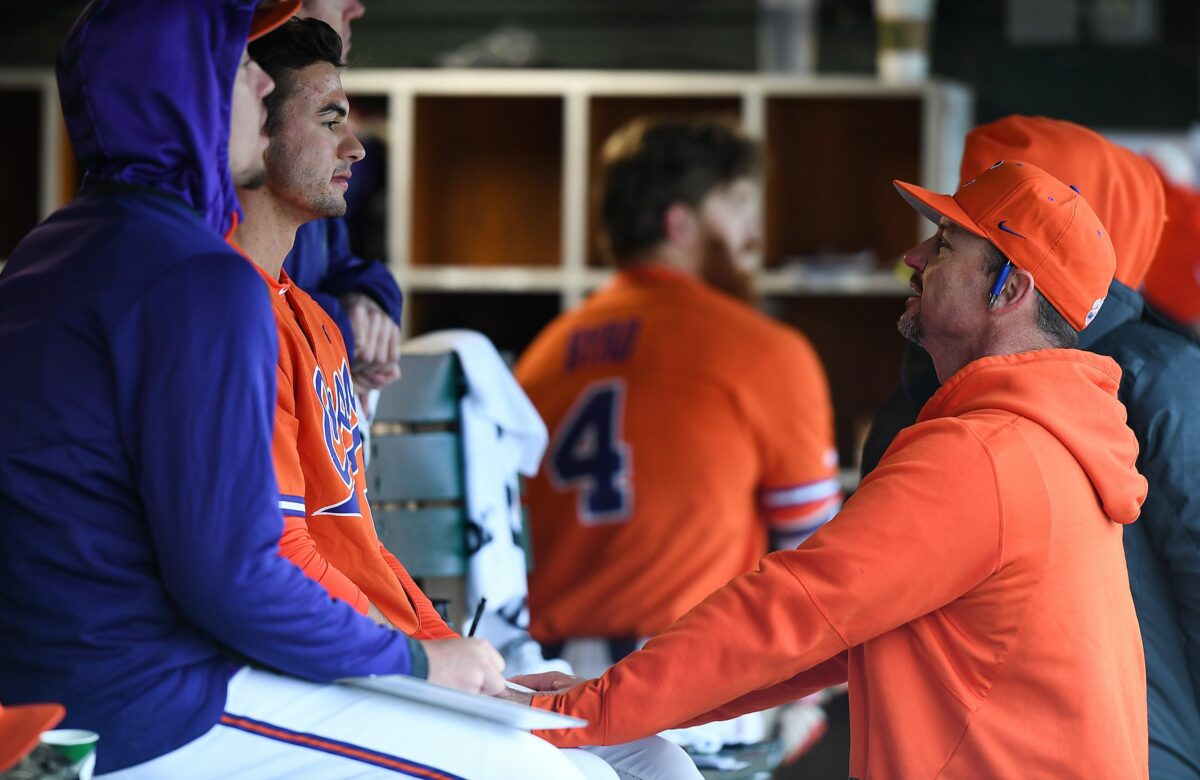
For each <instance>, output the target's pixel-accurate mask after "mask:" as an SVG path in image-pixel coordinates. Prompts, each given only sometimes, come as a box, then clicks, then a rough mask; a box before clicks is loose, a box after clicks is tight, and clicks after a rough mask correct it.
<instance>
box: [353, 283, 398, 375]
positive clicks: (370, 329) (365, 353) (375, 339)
mask: <svg viewBox="0 0 1200 780" xmlns="http://www.w3.org/2000/svg"><path fill="white" fill-rule="evenodd" d="M338 300H339V301H341V304H342V308H343V309H345V310H346V315H347V316H348V317H349V318H350V329H351V330H352V331H354V365H353V366H352V367H351V373H352V374H353V376H354V384H355V386H356V387H357V389H358V390H359V392H360V393H361V392H365V391H367V390H378V389H380V388H382V387H385V386H387V385H390V384H391V383H392V382H395V381H396V380H397V379H399V378H400V327H399V326H398V325H396V323H394V322H392V319H391V317H389V316H388V314H387V312H386V311H384V310H383V307H382V306H380V305H379V304H378V303H376V302H375V301H374V300H372V299H371V298H370V297H368V296H366V295H363V294H362V293H346V294H345V295H343V296H341V297H340V298H339V299H338Z"/></svg>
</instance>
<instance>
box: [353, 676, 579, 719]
mask: <svg viewBox="0 0 1200 780" xmlns="http://www.w3.org/2000/svg"><path fill="white" fill-rule="evenodd" d="M336 682H337V683H338V684H339V685H350V686H353V687H355V688H363V689H365V690H368V691H375V692H376V693H384V694H387V695H389V696H395V697H397V698H399V699H406V700H408V701H415V702H420V703H422V704H428V705H430V706H433V707H441V708H442V709H447V710H454V711H455V712H461V713H463V714H464V715H470V716H472V717H477V718H483V719H484V720H491V721H495V722H496V723H503V724H504V725H506V726H512V727H513V728H517V729H523V730H525V731H529V730H531V729H577V728H580V727H581V726H586V725H587V724H588V723H587V721H586V720H583V719H582V718H573V717H571V716H569V715H560V714H558V713H557V712H547V711H546V710H539V709H535V708H533V707H526V706H524V705H521V704H515V703H513V702H511V701H504V700H503V699H497V698H495V697H493V696H484V695H483V694H479V693H467V692H466V691H459V690H455V689H454V688H447V687H446V686H444V685H437V684H436V683H431V682H428V681H426V680H418V679H417V678H415V677H409V676H408V675H403V674H382V675H380V674H372V675H370V676H367V677H345V678H343V679H341V680H337V681H336Z"/></svg>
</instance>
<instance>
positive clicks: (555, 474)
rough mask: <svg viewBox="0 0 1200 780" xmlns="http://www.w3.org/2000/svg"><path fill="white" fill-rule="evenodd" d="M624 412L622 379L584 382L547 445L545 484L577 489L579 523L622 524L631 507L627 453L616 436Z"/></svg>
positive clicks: (619, 432)
mask: <svg viewBox="0 0 1200 780" xmlns="http://www.w3.org/2000/svg"><path fill="white" fill-rule="evenodd" d="M624 410H625V383H624V382H622V381H620V380H610V381H606V382H597V383H596V384H593V385H590V386H589V387H588V388H587V389H586V390H584V392H583V394H582V395H581V396H580V397H579V398H578V399H577V400H576V401H575V404H574V405H573V406H572V407H571V410H570V411H569V412H567V414H566V416H565V417H564V418H563V421H562V424H561V425H559V428H558V431H557V432H556V433H555V436H554V441H552V442H551V443H550V454H549V456H548V457H547V459H546V470H547V472H548V473H549V476H550V482H551V484H553V485H554V486H555V487H556V488H557V489H559V490H572V489H573V490H577V491H579V520H580V522H582V523H583V524H584V525H599V524H601V523H621V522H624V521H625V520H628V519H629V512H630V510H631V509H632V508H633V500H632V490H631V486H630V484H629V471H630V465H631V464H630V461H631V457H630V452H629V447H628V445H626V444H625V442H624V441H622V440H621V423H622V418H623V417H624Z"/></svg>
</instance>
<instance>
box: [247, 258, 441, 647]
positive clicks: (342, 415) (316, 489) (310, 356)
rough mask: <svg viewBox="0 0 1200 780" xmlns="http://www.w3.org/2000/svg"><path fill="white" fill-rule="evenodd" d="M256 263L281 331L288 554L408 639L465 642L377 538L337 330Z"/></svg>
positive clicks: (279, 447)
mask: <svg viewBox="0 0 1200 780" xmlns="http://www.w3.org/2000/svg"><path fill="white" fill-rule="evenodd" d="M254 267H255V268H258V270H259V273H260V274H261V275H262V277H263V280H264V281H265V282H266V283H267V287H268V288H269V289H270V294H271V302H272V308H273V310H274V312H275V323H276V325H277V326H278V328H279V360H278V365H277V374H276V380H277V384H278V399H277V403H276V406H275V433H274V441H273V442H272V451H273V453H274V456H275V473H276V478H277V480H278V482H279V493H280V497H279V506H280V510H281V512H282V513H283V516H284V517H283V536H282V538H281V539H280V553H281V554H282V555H283V556H284V557H286V558H287V559H288V560H290V561H292V563H294V564H296V565H297V566H299V567H300V568H301V569H303V570H304V573H305V574H307V575H308V576H309V577H312V578H313V579H314V580H316V581H317V582H319V583H321V584H322V585H324V586H325V589H326V590H328V591H329V595H330V596H332V597H334V598H338V599H341V600H343V601H345V602H346V603H348V604H350V605H351V606H352V607H354V608H355V609H356V610H358V611H359V612H360V613H362V614H366V612H367V607H368V605H369V604H374V605H375V606H376V607H378V608H379V611H380V612H382V613H383V614H384V615H385V616H386V617H387V618H388V620H390V621H391V622H392V623H393V624H394V625H395V626H396V627H397V628H398V629H400V630H401V631H403V632H404V633H406V634H408V635H409V636H413V637H415V638H417V639H444V638H448V637H454V636H457V634H455V633H454V631H453V630H451V629H450V627H449V626H447V625H446V623H445V621H443V620H442V619H441V617H440V616H439V615H438V614H437V610H435V609H434V608H433V605H432V604H430V602H429V599H428V598H427V597H426V596H425V594H424V593H422V592H421V590H420V588H418V587H417V585H416V583H415V582H413V579H412V577H411V576H409V574H408V571H407V570H406V569H405V568H404V565H403V564H402V563H400V561H398V560H397V559H396V557H395V556H394V555H392V554H391V553H390V552H388V550H387V549H386V548H385V547H384V546H383V544H382V543H381V542H380V541H379V537H378V536H377V535H376V533H375V523H374V520H373V519H372V517H371V507H370V506H368V505H367V493H366V473H365V468H364V466H363V456H362V446H361V439H360V438H359V433H358V415H357V411H356V408H355V404H354V399H353V395H354V388H353V385H352V384H351V378H350V368H349V365H348V360H347V357H346V347H345V344H344V343H343V341H342V335H341V333H340V332H339V331H338V328H337V325H336V324H334V322H333V320H332V318H330V317H329V315H328V314H326V313H325V311H324V310H323V309H322V308H321V307H320V306H319V305H318V304H317V302H316V301H314V300H313V299H312V298H311V297H309V295H308V294H307V293H305V292H304V291H303V290H301V289H300V288H299V287H297V286H296V285H295V284H293V283H292V281H291V279H290V278H288V275H287V274H286V273H285V272H284V271H280V272H279V279H278V280H275V279H272V278H270V277H269V276H267V274H266V273H265V272H263V271H262V269H261V268H259V267H258V266H257V265H255V266H254Z"/></svg>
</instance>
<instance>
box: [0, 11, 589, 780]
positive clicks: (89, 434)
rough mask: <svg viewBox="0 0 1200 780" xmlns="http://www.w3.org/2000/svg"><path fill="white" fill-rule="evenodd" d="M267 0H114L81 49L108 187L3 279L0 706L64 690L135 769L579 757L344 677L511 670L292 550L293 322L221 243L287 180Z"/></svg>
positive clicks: (76, 122)
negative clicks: (355, 595)
mask: <svg viewBox="0 0 1200 780" xmlns="http://www.w3.org/2000/svg"><path fill="white" fill-rule="evenodd" d="M255 5H256V2H255V0H188V2H163V1H162V0H94V1H93V2H92V3H90V4H89V5H88V6H87V8H86V9H85V10H84V12H83V14H82V15H81V16H80V18H79V20H78V21H77V22H76V24H75V26H74V27H73V28H72V30H71V33H70V35H69V37H68V39H67V42H66V44H65V45H64V47H63V49H62V51H61V52H60V55H59V61H58V81H59V91H60V96H61V100H62V105H63V112H64V116H65V119H66V122H67V126H68V130H69V133H70V137H71V143H72V146H73V147H74V150H75V153H76V156H77V157H78V159H79V161H80V164H81V166H82V168H83V170H84V171H85V177H84V184H83V188H82V191H81V192H80V194H79V195H78V197H76V198H75V199H74V200H73V201H72V202H71V203H70V204H68V205H67V206H65V207H64V208H62V209H60V210H59V211H57V212H56V213H55V214H53V215H51V216H50V217H49V218H48V219H47V220H46V221H44V222H43V223H42V224H41V225H39V226H38V227H37V228H35V229H34V230H33V231H32V232H31V233H30V234H29V235H28V236H26V237H25V238H24V239H23V240H22V241H21V243H20V244H19V245H18V246H17V248H16V249H15V250H14V251H13V253H12V256H11V257H10V259H9V262H8V263H7V265H6V266H5V268H4V270H3V273H2V274H0V365H2V366H4V370H3V371H0V540H3V541H2V542H0V573H2V576H0V701H3V702H4V703H5V704H6V705H17V704H22V703H28V702H34V701H46V700H52V701H58V702H61V703H63V704H64V705H65V706H66V709H67V716H66V719H65V720H64V722H63V726H65V727H68V728H88V729H92V730H95V731H99V732H100V747H99V750H98V762H97V767H96V769H97V772H98V773H100V774H103V775H106V776H111V777H121V778H150V777H154V778H162V777H170V778H189V777H222V778H235V777H246V778H250V777H253V778H264V777H278V776H289V777H294V776H306V777H313V776H316V777H346V776H354V777H376V776H380V777H382V776H389V777H390V776H395V775H403V776H416V777H424V778H445V777H459V776H466V777H480V776H484V775H485V774H486V773H488V772H491V771H493V769H494V767H496V766H501V767H503V766H510V767H519V770H517V771H516V774H518V775H519V776H523V777H537V776H553V777H578V776H579V775H578V773H577V772H576V770H574V768H573V766H572V765H571V764H570V762H569V761H568V760H567V759H566V758H563V757H562V755H561V754H560V753H559V751H556V750H555V749H554V748H552V747H551V746H550V745H548V744H547V743H545V742H542V741H541V740H538V739H537V738H535V737H533V736H532V735H530V734H529V733H527V732H523V731H517V730H515V729H509V728H505V727H502V726H500V725H498V724H494V723H489V722H486V721H480V720H478V719H471V718H467V717H466V716H462V715H454V714H453V713H449V712H447V711H446V710H442V709H436V708H433V707H429V706H427V705H422V704H415V703H407V702H405V701H403V700H400V699H396V698H393V697H389V696H384V695H380V694H374V693H368V692H365V691H359V690H356V689H352V688H348V687H345V686H336V685H331V684H330V683H331V682H332V681H334V680H337V679H339V678H343V677H350V676H360V675H369V674H399V675H411V676H415V677H428V679H430V680H431V681H434V682H440V683H442V684H444V685H448V686H451V687H455V688H459V689H463V690H468V691H474V692H480V691H482V692H488V693H491V692H495V691H497V690H499V689H500V688H501V687H502V686H503V680H502V679H501V677H500V671H501V668H500V667H501V662H500V659H499V656H498V654H496V652H495V651H494V649H492V648H491V647H490V646H489V645H487V644H486V643H483V642H481V641H479V640H473V639H455V640H443V641H440V642H424V643H422V642H416V641H414V640H411V639H409V638H407V637H405V636H404V635H403V634H400V633H398V632H394V631H389V630H387V629H384V628H381V627H379V626H378V625H376V624H375V623H374V622H373V621H371V620H369V619H367V618H365V617H361V616H360V615H358V614H357V613H356V612H355V611H354V610H353V609H352V608H351V607H350V606H349V605H347V604H345V603H343V602H340V601H334V600H331V599H330V598H329V596H328V595H327V594H326V592H325V591H324V589H322V588H321V587H320V586H319V585H318V584H317V583H315V582H313V581H312V580H310V579H309V578H308V577H306V576H305V575H304V574H303V573H302V572H301V571H300V570H299V569H297V568H296V567H295V566H293V565H292V564H291V563H289V562H287V561H286V560H284V559H283V558H281V557H280V555H279V535H280V531H281V528H282V518H281V516H280V514H279V509H278V489H277V486H276V482H275V476H274V469H273V461H272V457H271V433H272V420H273V417H272V412H273V409H274V403H275V363H276V352H277V335H276V328H275V323H274V319H273V317H272V314H271V305H270V301H269V300H267V298H266V294H265V292H264V287H263V285H262V282H261V280H260V278H259V277H258V275H257V273H256V272H255V270H254V269H253V268H252V267H251V265H250V263H249V262H248V261H247V260H246V259H245V258H243V257H241V256H239V255H238V254H237V253H236V252H235V251H234V250H233V249H231V248H230V246H229V245H228V244H227V243H226V242H225V240H224V238H223V237H224V236H225V235H226V234H227V233H228V232H229V231H230V230H231V228H232V227H233V226H234V225H235V224H236V222H237V220H238V219H239V208H238V204H237V200H236V197H235V195H234V185H235V184H237V185H239V186H243V187H245V186H252V185H253V184H255V183H256V182H260V181H261V180H262V179H263V177H264V169H263V165H264V164H263V159H262V153H263V150H264V148H265V147H264V144H265V139H264V138H263V135H262V127H263V119H264V117H265V113H264V109H263V106H262V97H263V96H264V95H266V94H267V93H269V92H270V90H271V89H272V87H273V83H272V82H271V80H270V78H268V77H267V76H266V75H265V74H264V73H263V72H262V71H261V69H259V68H258V66H257V65H256V64H254V63H253V62H251V61H250V60H249V59H248V58H247V57H246V53H245V50H246V42H247V39H248V34H249V31H250V30H251V28H252V17H254V29H255V32H257V33H264V32H266V30H267V29H268V28H269V27H270V24H271V23H276V22H281V21H283V20H284V19H286V18H287V17H288V16H290V14H291V13H292V12H293V11H294V9H295V6H296V2H295V0H291V1H290V2H287V1H286V0H285V1H284V2H278V1H276V2H272V3H270V4H269V5H270V7H269V8H266V9H260V11H259V14H258V15H257V16H255ZM264 5H267V4H264ZM268 670H269V671H268ZM488 760H490V761H491V767H488V768H485V766H484V764H483V763H482V762H484V761H488ZM502 773H503V772H502ZM506 776H507V775H506Z"/></svg>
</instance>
